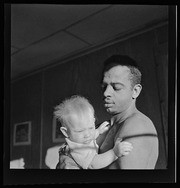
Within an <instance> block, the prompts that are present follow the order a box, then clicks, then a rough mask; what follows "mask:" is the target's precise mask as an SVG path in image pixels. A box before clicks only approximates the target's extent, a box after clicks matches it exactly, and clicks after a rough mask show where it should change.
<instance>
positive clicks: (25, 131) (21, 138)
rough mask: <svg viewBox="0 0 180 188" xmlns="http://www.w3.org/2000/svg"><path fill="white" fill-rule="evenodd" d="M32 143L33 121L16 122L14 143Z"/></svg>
mask: <svg viewBox="0 0 180 188" xmlns="http://www.w3.org/2000/svg"><path fill="white" fill-rule="evenodd" d="M30 144H31V121H26V122H21V123H16V124H14V134H13V145H14V146H21V145H30Z"/></svg>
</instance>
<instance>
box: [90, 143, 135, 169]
mask: <svg viewBox="0 0 180 188" xmlns="http://www.w3.org/2000/svg"><path fill="white" fill-rule="evenodd" d="M131 150H132V144H130V143H129V142H120V140H118V141H116V143H115V146H114V148H113V149H110V150H108V151H107V152H105V153H102V154H97V155H95V156H94V158H93V160H92V162H91V164H90V165H89V167H88V168H89V169H100V168H105V167H106V166H108V165H110V164H111V163H112V162H113V161H115V160H116V159H117V158H118V157H121V156H122V155H128V154H129V152H130V151H131Z"/></svg>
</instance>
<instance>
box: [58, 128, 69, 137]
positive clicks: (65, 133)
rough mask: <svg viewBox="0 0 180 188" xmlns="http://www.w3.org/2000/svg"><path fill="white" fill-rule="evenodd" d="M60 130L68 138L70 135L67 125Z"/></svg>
mask: <svg viewBox="0 0 180 188" xmlns="http://www.w3.org/2000/svg"><path fill="white" fill-rule="evenodd" d="M60 130H61V132H62V133H63V135H64V136H65V137H66V138H67V137H68V134H67V128H66V127H60Z"/></svg>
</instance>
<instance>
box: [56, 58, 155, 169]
mask: <svg viewBox="0 0 180 188" xmlns="http://www.w3.org/2000/svg"><path fill="white" fill-rule="evenodd" d="M102 88H103V94H104V106H105V108H106V110H107V112H108V113H109V114H111V116H112V117H111V120H110V124H111V126H110V129H109V131H108V132H107V133H106V134H104V136H102V137H100V138H99V139H98V140H97V143H98V144H99V146H100V149H99V152H100V153H104V152H106V151H107V150H109V149H111V148H113V146H114V143H115V142H116V140H117V139H122V140H127V141H128V142H130V143H132V145H133V150H132V151H131V152H130V153H129V155H126V156H123V157H121V158H118V159H117V160H116V161H114V162H113V163H111V164H110V165H109V166H108V167H107V168H108V169H154V168H155V165H156V161H157V158H158V138H157V132H156V129H155V127H154V125H153V123H152V121H151V120H150V119H149V118H148V117H147V116H145V115H144V114H143V113H141V112H140V111H139V110H138V109H137V108H136V98H137V97H138V96H139V94H140V92H141V89H142V86H141V72H140V70H139V68H138V66H137V64H136V62H135V61H134V60H133V59H131V58H130V57H128V56H122V55H113V56H111V57H110V58H108V59H107V60H106V61H105V62H104V69H103V79H102ZM67 161H71V159H70V158H68V157H66V156H64V155H62V156H60V165H58V167H59V168H65V169H68V168H73V167H74V168H76V167H75V165H74V162H73V161H71V162H72V167H70V166H67V165H66V162H67Z"/></svg>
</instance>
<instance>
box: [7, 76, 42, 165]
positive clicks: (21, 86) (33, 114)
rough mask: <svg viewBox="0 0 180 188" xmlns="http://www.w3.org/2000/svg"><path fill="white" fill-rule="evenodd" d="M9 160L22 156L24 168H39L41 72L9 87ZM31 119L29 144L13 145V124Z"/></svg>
mask: <svg viewBox="0 0 180 188" xmlns="http://www.w3.org/2000/svg"><path fill="white" fill-rule="evenodd" d="M10 104H11V147H10V151H11V152H10V153H11V157H10V159H11V160H14V159H19V158H21V157H22V158H24V161H25V168H39V162H40V127H41V73H39V74H37V75H33V76H29V77H26V78H24V79H22V80H20V81H17V82H15V83H13V84H12V87H11V103H10ZM26 121H31V126H32V127H31V144H30V145H24V146H13V130H14V124H15V123H20V122H26Z"/></svg>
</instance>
